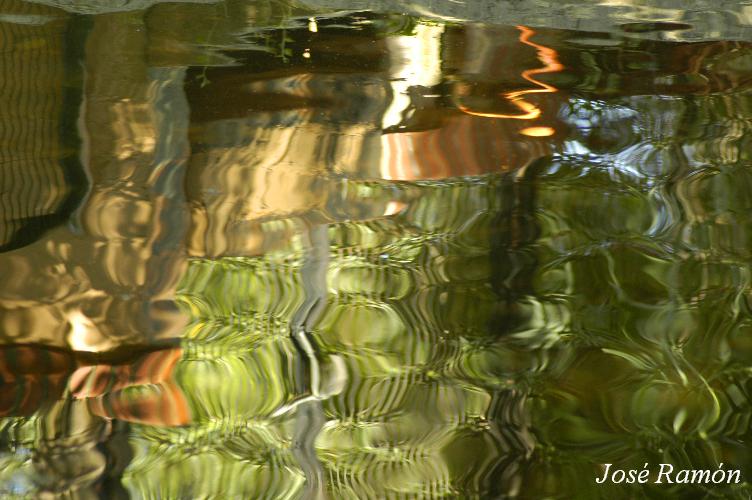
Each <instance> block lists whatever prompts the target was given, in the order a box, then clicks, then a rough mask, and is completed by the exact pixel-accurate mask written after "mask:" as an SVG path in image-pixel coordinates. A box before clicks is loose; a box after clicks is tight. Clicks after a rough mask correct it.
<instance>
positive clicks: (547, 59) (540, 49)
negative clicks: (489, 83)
mask: <svg viewBox="0 0 752 500" xmlns="http://www.w3.org/2000/svg"><path fill="white" fill-rule="evenodd" d="M517 29H519V30H520V42H522V43H524V44H525V45H529V46H531V47H533V48H535V49H536V51H537V55H538V60H539V61H540V62H541V63H543V64H544V66H543V67H542V68H536V69H526V70H524V71H523V72H522V73H521V74H520V76H522V78H524V79H525V80H527V81H529V82H530V83H533V84H535V85H537V86H538V87H540V88H537V89H525V90H513V91H511V92H505V93H504V94H503V96H504V98H505V99H507V100H508V101H509V102H510V103H511V104H513V105H514V106H515V107H517V108H518V109H519V110H520V111H521V113H519V114H506V113H492V112H485V111H474V110H472V109H470V108H469V107H467V106H465V105H464V104H462V103H459V102H458V103H457V108H459V110H460V111H462V112H463V113H467V114H469V115H473V116H482V117H484V118H512V119H515V120H534V119H536V118H538V117H539V116H540V115H541V110H540V108H538V107H537V106H536V105H535V104H533V103H530V102H528V101H526V100H524V99H523V96H525V95H527V94H539V93H553V92H558V91H559V89H557V88H556V87H554V86H553V85H549V84H547V83H544V82H541V81H540V80H536V79H535V78H534V76H535V75H539V74H543V73H555V72H557V71H561V70H562V69H564V65H562V64H561V63H560V62H559V59H558V54H557V52H556V50H555V49H552V48H549V47H546V46H544V45H540V44H537V43H535V42H533V41H531V40H530V38H531V37H532V36H533V35H535V30H532V29H530V28H527V27H525V26H517ZM549 135H550V134H549ZM536 137H540V136H536Z"/></svg>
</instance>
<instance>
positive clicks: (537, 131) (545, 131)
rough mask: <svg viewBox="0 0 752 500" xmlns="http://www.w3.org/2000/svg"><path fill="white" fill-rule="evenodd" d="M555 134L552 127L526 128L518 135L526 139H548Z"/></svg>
mask: <svg viewBox="0 0 752 500" xmlns="http://www.w3.org/2000/svg"><path fill="white" fill-rule="evenodd" d="M555 133H556V131H555V130H554V129H553V128H552V127H526V128H523V129H522V130H520V134H522V135H526V136H528V137H550V136H552V135H554V134H555Z"/></svg>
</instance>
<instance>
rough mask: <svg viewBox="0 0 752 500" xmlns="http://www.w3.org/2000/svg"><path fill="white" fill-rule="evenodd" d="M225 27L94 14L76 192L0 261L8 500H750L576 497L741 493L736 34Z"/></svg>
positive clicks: (741, 93) (169, 12)
mask: <svg viewBox="0 0 752 500" xmlns="http://www.w3.org/2000/svg"><path fill="white" fill-rule="evenodd" d="M248 5H249V4H248V2H240V1H239V2H227V4H226V5H224V4H223V5H222V6H221V8H220V7H218V6H210V5H192V6H190V7H189V6H185V5H171V4H168V3H165V4H160V5H156V6H154V7H153V8H152V9H151V10H149V11H148V12H147V13H144V14H143V16H142V15H141V14H140V13H138V12H136V13H134V12H122V13H110V14H107V15H105V16H101V17H94V18H92V21H93V23H92V24H93V25H92V27H91V28H90V32H89V33H88V34H87V45H86V57H85V58H86V61H85V63H86V65H87V66H86V67H87V70H88V72H87V73H86V85H85V87H86V88H85V89H83V90H82V91H83V92H84V96H85V99H84V101H85V102H82V103H81V106H82V109H83V111H82V120H81V123H82V125H81V126H82V129H83V130H84V132H85V134H84V136H85V139H86V140H87V141H88V142H87V147H86V148H85V152H86V155H84V154H82V155H81V156H82V157H83V158H84V160H86V162H87V163H86V164H87V166H88V168H89V170H90V172H89V174H90V177H91V178H90V181H91V183H92V186H91V189H90V192H89V193H88V196H87V198H86V199H85V200H84V202H83V203H82V208H81V212H80V213H79V214H77V215H76V217H73V218H71V220H70V221H68V222H69V224H67V225H63V226H60V227H57V228H55V229H54V230H53V231H50V232H40V233H39V234H38V235H36V236H38V239H37V240H36V241H35V242H32V243H30V244H29V246H28V248H25V249H16V250H13V251H12V252H8V253H0V259H4V260H3V261H2V262H7V263H12V264H13V265H14V266H16V267H12V268H11V266H6V267H5V268H2V269H0V274H2V273H5V274H2V276H4V277H5V278H6V279H5V282H4V283H3V284H2V285H1V287H0V324H1V325H2V327H3V331H2V339H3V340H4V344H7V345H4V346H3V348H2V350H0V378H1V379H2V384H1V385H0V415H1V416H2V419H0V449H1V450H2V451H1V453H0V494H2V495H3V496H7V497H13V496H18V497H22V496H27V497H34V496H43V495H47V496H60V497H64V496H66V495H67V496H69V497H87V496H91V497H95V496H99V497H112V498H117V497H132V498H270V499H277V498H317V497H328V498H426V499H427V498H635V497H644V496H652V497H665V496H667V495H668V496H671V495H673V496H677V497H679V496H691V497H697V496H703V495H710V494H711V493H712V494H713V495H722V496H724V497H727V498H746V497H747V496H748V495H749V493H750V487H749V486H748V485H747V484H746V483H745V484H741V485H730V486H729V485H723V486H720V485H719V486H714V487H713V490H712V492H711V491H709V489H708V488H705V487H704V486H696V485H692V486H685V485H674V486H665V485H664V486H661V487H660V488H659V487H658V486H657V485H645V486H640V485H635V486H626V485H618V486H616V485H612V486H603V487H596V485H595V483H594V478H595V477H596V476H597V475H598V474H599V472H600V471H601V465H600V464H603V463H615V464H620V466H622V467H625V468H631V467H636V468H640V467H642V464H643V463H644V462H650V463H652V464H656V463H661V462H670V463H672V464H674V465H675V466H676V468H677V469H679V468H709V469H713V468H715V467H717V464H718V463H719V462H723V463H725V464H727V465H728V464H732V465H733V466H734V467H738V468H741V469H742V471H743V476H744V477H752V454H750V447H749V444H750V439H751V438H752V436H750V426H749V423H750V419H751V418H752V405H751V404H750V395H749V384H750V377H749V373H750V370H749V367H750V362H752V358H751V356H752V352H750V349H751V348H752V344H750V342H749V340H748V337H749V333H750V327H751V326H752V320H751V319H752V310H751V309H750V304H749V301H750V297H752V295H750V293H751V291H752V288H751V287H752V278H751V276H752V274H751V272H750V264H749V262H750V256H752V245H751V241H752V240H750V236H751V235H750V220H751V219H750V216H749V215H748V214H749V213H751V212H750V209H751V208H752V206H750V204H751V203H752V202H750V201H749V199H750V197H749V192H750V190H751V189H752V177H750V167H751V166H752V165H751V164H750V156H749V151H751V150H752V149H751V146H752V144H750V137H752V107H751V106H750V102H752V101H750V90H749V83H750V80H749V72H748V69H749V68H750V67H751V66H750V61H752V49H751V48H750V46H749V44H746V43H743V42H702V43H696V44H692V43H673V42H671V43H670V42H665V41H662V42H656V41H647V40H637V39H633V38H626V37H617V36H613V35H605V34H599V33H580V32H572V31H563V30H537V31H536V32H535V37H534V39H535V42H532V39H533V33H532V31H531V30H529V29H528V28H524V27H519V28H515V27H512V26H509V27H503V26H492V25H474V24H461V23H457V24H451V23H440V22H438V21H426V20H424V19H419V18H407V17H405V16H398V15H376V14H373V13H367V12H366V13H363V12H361V13H350V14H341V15H339V16H337V17H330V18H326V17H316V18H311V16H310V11H309V10H306V9H301V10H300V11H289V10H286V9H288V8H289V9H291V7H289V6H287V4H285V5H284V6H280V5H281V4H280V5H277V4H274V6H270V5H271V4H269V5H267V4H264V5H265V6H262V5H261V4H259V5H255V4H254V5H255V6H256V7H258V9H247V8H246V7H248ZM224 8H226V9H227V10H223V9H224ZM265 9H266V10H265ZM297 14H300V17H299V18H298V17H296V16H297ZM176 16H177V17H176ZM244 16H245V17H244ZM265 16H266V17H265ZM178 17H179V18H180V19H183V20H185V21H186V25H187V26H189V27H190V29H188V30H186V32H182V31H180V28H179V27H177V26H175V25H174V24H175V23H173V21H172V20H174V19H176V18H178ZM14 19H15V18H14ZM24 19H26V18H24ZM32 20H33V19H32ZM207 21H210V22H207ZM25 22H28V19H26V21H25ZM280 24H284V29H279V26H280ZM51 26H52V27H55V26H57V25H54V24H53V25H51ZM661 26H662V25H661V23H655V24H654V25H653V24H651V25H649V26H647V25H646V26H636V25H630V26H629V27H626V28H625V29H624V31H625V32H627V33H629V30H632V31H634V30H639V29H659V28H660V27H661ZM667 26H670V27H671V28H672V29H674V28H676V29H679V28H680V27H681V26H680V25H679V28H677V25H676V24H672V25H669V23H665V25H664V27H667ZM134 27H135V28H138V29H135V28H134ZM258 27H263V28H264V29H258ZM45 29H47V28H45ZM50 30H51V28H50ZM11 31H12V30H11ZM53 31H54V30H53ZM115 32H116V33H119V34H121V35H122V36H120V37H117V39H115V37H109V36H108V35H109V34H110V33H115ZM53 35H54V36H57V32H56V31H55V32H53V33H52V35H50V34H49V33H47V34H45V35H44V36H47V37H50V36H53ZM594 40H595V41H596V42H597V43H595V42H594ZM108 44H111V45H108ZM531 45H532V47H533V48H535V49H536V50H535V51H532V50H531V49H530V46H531ZM32 46H33V45H32ZM24 50H25V49H24ZM45 53H46V52H45ZM112 54H115V56H112ZM305 54H307V55H305ZM426 54H429V55H430V58H426V57H424V56H425V55H426ZM437 54H438V55H439V56H437ZM437 57H438V59H439V60H435V58H437ZM123 61H127V62H129V64H130V65H129V66H127V67H125V66H123V67H121V65H120V64H119V63H120V62H123ZM154 61H156V62H154ZM498 61H505V64H499V63H498ZM541 63H543V65H544V67H543V68H541V67H540V65H541ZM207 64H208V65H207ZM158 65H164V66H166V67H156V66H158ZM186 68H187V69H186ZM531 68H533V69H531ZM53 69H54V68H53ZM538 79H540V81H539V80H538ZM530 83H533V84H535V85H536V87H537V89H535V90H536V91H530V89H529V88H527V86H528V85H529V84H530ZM520 88H522V90H520ZM525 89H527V90H525ZM553 90H555V91H553ZM458 92H464V93H463V94H462V95H463V99H464V98H467V102H470V101H472V102H473V103H475V104H479V105H480V107H479V108H478V109H489V110H504V109H506V108H509V107H510V103H509V101H510V100H512V101H514V102H516V103H517V104H516V106H517V108H518V110H519V108H520V103H524V104H522V105H521V106H522V111H525V113H528V115H529V116H527V115H526V116H525V117H526V118H535V121H534V122H533V121H529V120H515V119H514V118H520V117H521V116H520V115H519V114H517V113H516V111H515V112H513V113H508V112H506V111H498V112H496V111H493V112H488V113H486V112H481V113H476V112H468V111H469V110H468V109H464V108H463V107H462V106H458V105H457V104H456V102H455V100H454V99H453V97H454V96H456V95H457V94H458ZM500 96H502V97H500ZM504 96H506V98H504ZM521 96H524V99H525V100H524V101H522V100H520V97H521ZM463 102H465V101H464V100H463ZM505 107H506V108H505ZM511 107H512V108H514V107H515V104H512V105H511ZM513 111H514V109H513ZM387 115H388V118H389V120H390V121H389V127H388V128H387V129H383V128H382V127H383V125H384V123H385V120H384V117H385V116H387ZM0 121H3V123H6V121H4V120H3V119H2V114H1V113H0ZM8 122H9V121H8ZM530 125H535V126H536V127H535V128H536V129H539V130H537V132H536V131H535V130H532V129H531V127H530ZM525 127H527V128H525ZM1 131H2V130H0V132H1ZM526 131H527V132H526ZM549 131H550V133H548V132H549ZM544 132H545V133H544ZM0 135H2V134H0ZM53 142H54V141H53ZM19 144H20V143H19ZM57 147H58V145H57V144H56V143H55V144H52V145H51V146H49V147H48V148H47V149H48V150H49V151H48V152H51V153H50V154H52V155H53V156H56V155H57V153H56V151H57V150H56V149H55V148H57ZM9 154H12V152H11V153H9ZM87 155H88V156H87ZM57 156H59V155H57ZM32 163H33V165H32V166H33V167H38V166H39V165H41V163H39V164H37V163H34V162H32ZM40 172H41V170H40ZM12 177H13V179H14V182H15V180H16V178H17V177H18V176H17V175H15V174H14V175H13V176H12ZM40 179H42V182H41V184H45V182H46V181H44V179H46V178H44V176H42V175H41V174H40ZM23 180H24V181H27V180H29V179H23ZM37 181H39V179H37ZM29 182H31V181H29ZM61 192H62V191H61ZM13 210H15V209H13ZM13 210H10V211H8V210H5V211H4V215H7V214H8V213H10V214H11V216H10V217H7V218H6V219H3V220H6V221H10V224H6V226H8V227H10V226H12V225H13V224H15V221H16V216H15V215H14V214H15V213H16V212H14V211H13ZM76 224H80V227H79V226H76ZM69 226H71V227H73V228H74V229H75V230H76V231H77V232H71V233H70V234H69V233H67V231H73V230H71V229H70V227H69ZM9 231H10V230H9ZM3 234H5V233H3ZM40 256H41V257H40ZM60 269H62V270H63V271H64V272H62V271H60ZM37 270H38V274H34V273H35V272H36V271H37ZM27 275H28V276H32V277H35V281H33V283H32V280H29V283H32V284H33V286H31V285H29V286H26V287H25V286H23V284H24V281H23V280H24V279H26V278H25V277H26V276H27ZM72 275H75V276H76V277H77V281H75V282H71V281H70V279H69V280H68V281H65V279H66V277H68V278H69V277H70V276H72ZM60 276H63V278H61V277H60ZM55 280H58V281H55ZM64 285H65V286H64ZM35 292H36V293H35ZM43 292H44V293H43ZM40 318H41V319H40ZM40 325H41V326H40ZM60 332H62V333H60ZM176 332H177V333H176ZM58 333H60V334H59V335H58Z"/></svg>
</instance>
